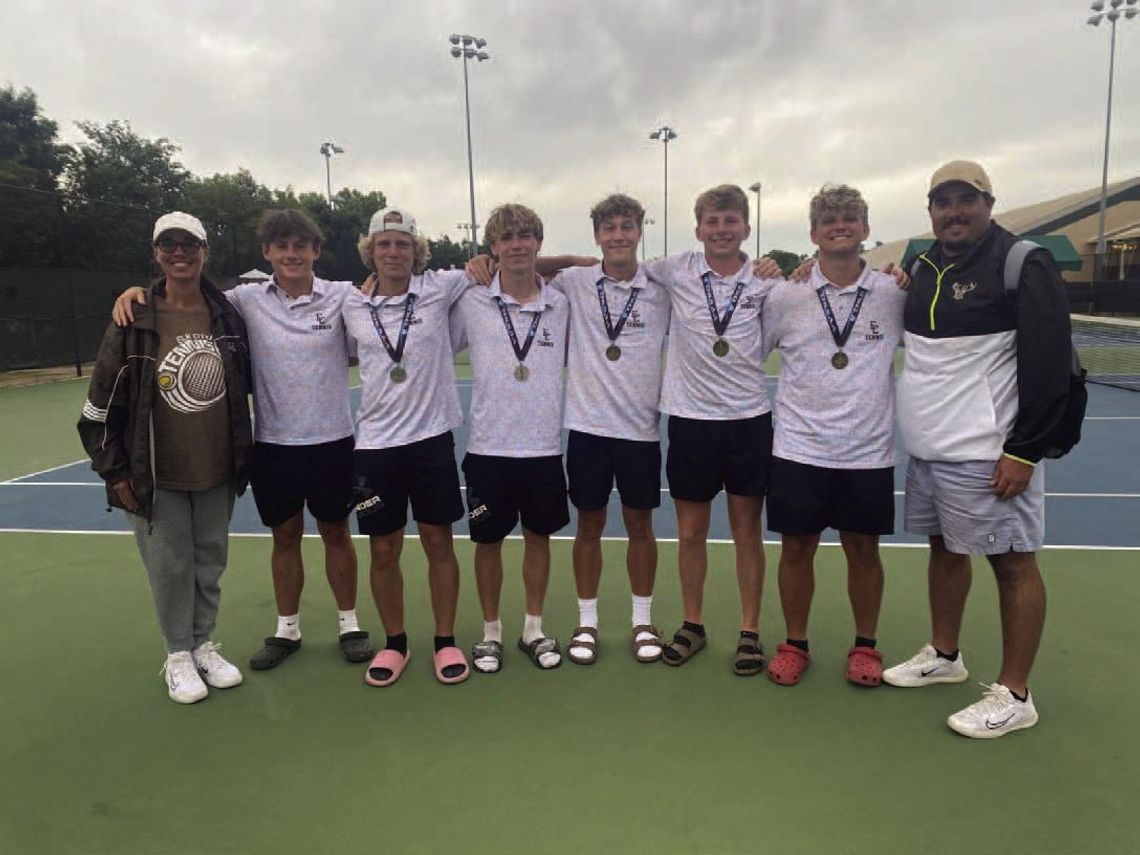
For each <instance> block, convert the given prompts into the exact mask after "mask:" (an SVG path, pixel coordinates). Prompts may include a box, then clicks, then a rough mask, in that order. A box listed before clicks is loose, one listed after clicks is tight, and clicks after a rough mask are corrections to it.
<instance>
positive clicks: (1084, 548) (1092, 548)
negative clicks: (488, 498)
mask: <svg viewBox="0 0 1140 855" xmlns="http://www.w3.org/2000/svg"><path fill="white" fill-rule="evenodd" d="M0 534H78V535H87V534H99V535H109V536H111V537H134V532H132V531H84V530H81V529H48V528H0ZM272 536H273V535H272V534H270V533H269V532H230V538H231V539H232V538H240V539H242V540H267V539H269V538H271V537H272ZM406 536H407V537H408V538H409V539H417V540H418V539H419V536H418V535H415V534H408V535H406ZM304 537H305V538H307V539H309V540H319V539H320V535H319V534H306V535H304ZM351 537H352V539H353V540H367V539H368V536H367V535H363V534H354V535H351ZM460 537H462V536H460ZM505 539H506V540H518V541H521V540H522V539H523V538H522V535H521V534H509V535H507V537H506V538H505ZM550 539H551V540H555V541H565V542H567V543H572V542H573V541H574V537H573V536H572V535H551V537H550ZM602 540H604V541H608V542H613V543H625V542H626V540H627V539H626V538H624V537H603V538H602ZM657 542H658V543H677V538H675V537H659V538H657ZM706 542H707V543H710V544H714V545H718V546H731V545H732V541H731V540H725V539H721V538H711V537H710V538H709V539H708V541H706ZM764 544H765V545H766V546H779V545H780V541H778V540H765V541H764ZM819 545H820V546H833V547H838V546H839V545H840V544H839V543H831V542H821V543H820V544H819ZM879 546H880V547H881V548H883V549H926V548H927V545H926V544H925V543H886V542H882V543H880V544H879ZM1050 549H1057V550H1064V551H1069V552H1140V546H1096V545H1086V544H1082V543H1057V544H1052V543H1047V544H1045V547H1044V549H1043V550H1042V551H1047V550H1050Z"/></svg>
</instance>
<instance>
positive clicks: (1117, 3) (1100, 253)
mask: <svg viewBox="0 0 1140 855" xmlns="http://www.w3.org/2000/svg"><path fill="white" fill-rule="evenodd" d="M1136 2H1137V0H1109V2H1108V5H1109V6H1111V7H1112V8H1111V9H1109V10H1108V11H1107V12H1105V11H1104V7H1105V3H1104V0H1096V2H1095V3H1093V4H1092V5H1091V6H1090V8H1091V9H1092V10H1093V12H1095V13H1096V14H1095V15H1093V16H1092V17H1090V18H1089V19H1088V21H1087V23H1089V24H1092V25H1093V26H1094V27H1095V26H1098V25H1099V24H1100V22H1101V21H1102V20H1103V19H1105V18H1108V20H1109V22H1110V23H1111V24H1112V32H1111V35H1110V36H1109V41H1108V44H1109V48H1108V110H1107V112H1106V114H1105V118H1104V170H1103V172H1102V173H1101V177H1100V225H1099V226H1098V227H1097V233H1096V258H1095V259H1094V261H1093V281H1094V282H1096V281H1097V280H1098V279H1100V278H1101V276H1103V275H1104V257H1105V254H1106V251H1107V249H1106V246H1105V242H1104V219H1105V213H1106V210H1107V208H1108V139H1109V133H1110V131H1111V130H1112V77H1113V74H1114V73H1115V70H1116V22H1117V20H1118V19H1119V18H1120V16H1121V14H1122V13H1121V11H1120V7H1121V6H1127V7H1128V8H1127V9H1125V10H1124V12H1123V15H1124V18H1125V20H1128V21H1131V20H1132V19H1133V18H1135V17H1136V15H1137V14H1138V13H1140V10H1137V9H1136Z"/></svg>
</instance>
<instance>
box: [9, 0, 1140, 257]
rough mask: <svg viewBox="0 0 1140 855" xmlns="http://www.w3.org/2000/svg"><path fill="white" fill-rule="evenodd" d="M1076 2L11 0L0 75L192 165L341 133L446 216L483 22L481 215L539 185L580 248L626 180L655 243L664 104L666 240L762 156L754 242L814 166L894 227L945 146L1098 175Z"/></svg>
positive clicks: (1132, 72)
mask: <svg viewBox="0 0 1140 855" xmlns="http://www.w3.org/2000/svg"><path fill="white" fill-rule="evenodd" d="M12 7H14V8H12ZM1086 16H1087V4H1086V3H1083V2H1079V0H1003V2H1001V3H995V2H990V0H960V2H957V3H954V4H942V3H929V2H919V0H906V2H902V0H864V2H858V3H854V2H842V0H800V2H794V3H793V2H774V0H769V1H768V2H761V1H760V0H753V2H746V1H745V0H737V1H736V2H727V1H726V0H709V2H705V3H692V2H682V0H650V1H649V2H633V0H611V2H605V0H578V2H565V0H563V2H553V0H529V2H487V0H485V1H484V2H474V0H472V2H458V0H453V2H421V3H418V4H414V5H413V4H407V5H404V4H376V3H370V4H366V3H361V2H344V3H340V4H337V5H331V4H328V3H317V2H308V0H304V2H302V0H289V2H277V3H265V2H256V3H249V4H245V5H237V4H230V3H223V2H215V0H207V1H206V2H202V3H199V4H197V5H195V6H194V7H186V6H185V5H176V4H172V3H151V4H138V3H127V2H95V3H85V4H82V5H80V6H79V7H78V9H77V7H76V4H74V3H63V2H61V0H41V2H31V0H16V2H15V3H14V4H11V3H10V8H9V10H8V11H7V12H6V16H5V17H6V21H5V27H4V29H3V31H2V32H0V57H2V60H0V63H2V64H0V80H3V81H7V82H11V83H14V84H15V85H17V86H30V87H31V88H33V89H34V90H35V91H36V92H37V94H38V95H39V96H40V98H41V102H42V104H43V106H44V108H45V110H46V112H47V113H48V115H50V116H51V117H52V118H55V119H56V120H58V121H60V123H61V125H62V126H63V127H64V129H65V132H66V134H67V136H68V137H69V138H70V139H74V138H75V137H76V133H75V131H74V129H73V128H72V126H71V123H72V122H74V121H75V120H79V119H94V120H98V121H106V120H109V119H114V118H123V119H128V120H130V121H131V123H132V124H133V125H134V127H135V128H136V130H138V131H139V132H141V133H144V134H147V135H150V136H166V137H168V138H170V139H171V140H173V141H175V142H177V143H178V144H179V145H181V146H182V149H183V151H182V160H183V162H184V163H185V165H186V166H187V167H189V168H190V169H192V170H193V171H194V172H196V173H200V174H209V173H212V172H219V171H220V172H225V171H232V170H234V169H237V168H239V167H243V166H244V167H246V168H248V169H250V170H251V171H252V172H253V173H254V175H255V176H256V177H257V178H258V179H259V180H260V181H262V182H264V183H267V184H269V185H271V186H284V185H286V184H291V185H293V186H294V187H295V188H297V189H299V190H304V189H314V190H315V189H322V188H323V184H324V163H323V160H322V159H321V157H320V156H319V154H318V153H317V148H318V146H319V145H320V143H321V142H322V141H323V140H324V139H333V140H335V141H336V142H338V143H339V144H341V145H343V146H344V147H345V149H346V153H345V155H343V156H342V157H338V158H336V159H334V161H333V178H334V185H345V184H348V185H351V186H356V187H360V188H362V189H371V188H378V189H382V190H384V191H385V192H386V193H387V194H388V196H389V198H390V199H391V200H393V201H398V202H400V203H401V204H405V205H407V206H408V207H410V208H412V209H413V210H415V211H416V212H417V215H418V216H419V218H420V220H421V223H422V224H423V225H424V226H425V228H426V229H427V230H428V231H429V232H430V233H433V234H442V233H444V232H447V233H450V234H452V235H456V234H457V230H456V228H455V226H456V223H458V222H460V221H465V220H467V219H468V213H467V211H468V203H467V175H466V143H465V138H464V127H463V110H462V80H461V70H460V63H458V62H457V61H455V60H453V59H452V58H451V57H450V56H449V55H448V47H449V45H448V43H447V35H448V34H449V33H451V32H471V33H474V34H477V35H480V36H483V37H484V38H486V39H487V40H488V47H487V49H488V51H489V52H490V53H491V56H492V58H491V60H490V61H489V62H486V63H482V64H476V65H473V66H471V67H470V69H469V71H470V83H471V96H472V109H473V132H474V143H475V162H476V197H477V203H478V209H479V217H480V219H482V218H484V217H485V216H486V213H487V211H488V210H489V208H490V206H491V205H493V204H496V203H498V202H502V201H508V200H522V201H527V202H529V203H530V204H532V205H533V206H534V207H535V208H536V209H537V210H538V211H539V212H540V214H542V215H543V217H544V219H545V220H546V222H547V235H548V237H547V246H546V249H547V250H548V251H572V252H588V251H590V249H591V245H592V242H591V239H590V230H589V222H588V219H587V217H586V212H587V210H588V209H589V207H590V205H591V204H592V203H593V202H594V201H596V200H597V199H598V198H599V197H600V196H602V195H603V194H605V193H607V192H610V191H612V190H622V191H625V192H628V193H631V194H633V195H635V196H638V197H640V198H641V199H642V200H643V201H644V202H645V203H646V206H647V208H648V209H649V213H650V216H651V217H653V218H654V219H655V220H657V222H658V224H657V225H656V226H653V227H652V228H651V229H650V231H649V235H648V242H649V248H650V251H651V252H655V251H657V252H659V251H660V246H661V228H662V226H661V223H662V220H663V217H662V216H661V195H662V180H661V172H662V151H661V148H662V147H661V145H660V144H659V143H654V142H652V141H651V140H649V139H648V138H647V137H648V133H649V131H650V130H652V129H653V128H655V127H657V126H659V125H660V124H662V123H667V124H669V125H671V126H673V127H674V128H676V129H677V131H678V133H679V138H678V139H677V140H676V141H675V142H673V143H671V144H670V148H669V159H670V174H669V190H670V206H669V230H670V248H681V247H684V246H688V245H690V244H691V243H692V228H691V225H692V215H691V213H690V211H691V200H692V198H693V197H694V196H695V195H696V193H697V192H699V191H700V189H702V188H703V187H706V186H709V185H711V184H716V183H721V182H724V181H731V182H736V183H740V184H742V185H745V186H746V185H748V184H749V183H751V182H753V181H756V180H760V181H761V182H763V185H764V191H763V211H762V221H761V240H762V244H763V246H765V247H773V246H776V247H781V248H788V249H797V250H806V249H807V248H808V246H809V243H808V240H807V234H806V232H807V228H806V209H807V200H808V198H809V196H810V194H811V193H812V191H813V190H815V189H816V188H818V187H819V185H820V184H822V183H823V182H825V181H846V182H848V183H852V184H855V185H857V186H859V187H861V188H862V189H863V190H864V192H865V194H866V195H867V197H868V200H869V201H870V204H871V215H872V227H873V231H874V234H873V237H875V238H879V239H882V240H887V239H890V238H893V237H898V236H902V235H905V234H909V233H912V232H915V231H918V230H921V229H922V228H923V227H924V225H925V216H924V212H923V201H924V200H923V190H924V187H925V181H926V179H927V176H928V175H929V173H930V171H931V170H932V169H933V167H934V166H936V165H937V164H938V163H939V162H941V161H942V160H946V159H949V158H951V157H958V156H966V157H973V158H977V159H979V160H982V161H983V162H985V164H986V165H987V167H988V168H989V169H990V171H991V173H992V175H993V178H994V181H995V183H996V186H997V193H998V196H999V199H998V207H999V209H1000V208H1007V207H1015V206H1017V205H1022V204H1029V203H1031V202H1034V201H1039V200H1041V199H1044V198H1048V197H1050V196H1054V195H1060V194H1062V193H1066V192H1070V191H1072V190H1075V189H1080V188H1083V187H1090V186H1093V185H1095V184H1097V183H1098V182H1099V178H1100V158H1101V150H1102V146H1103V122H1104V99H1105V85H1106V77H1107V62H1108V34H1107V32H1106V31H1105V29H1104V27H1101V28H1099V29H1098V30H1094V29H1093V28H1091V27H1087V26H1085V24H1084V18H1085V17H1086ZM1119 30H1120V32H1119V35H1118V56H1117V61H1118V62H1117V78H1116V79H1117V84H1118V86H1117V94H1116V105H1115V111H1114V113H1115V115H1114V128H1113V137H1114V142H1113V149H1112V172H1111V174H1112V176H1114V177H1117V178H1121V177H1125V176H1131V175H1136V174H1138V173H1140V110H1138V108H1140V93H1138V92H1137V90H1136V87H1135V86H1132V85H1128V84H1129V83H1130V82H1131V81H1135V80H1140V59H1138V58H1137V57H1138V55H1140V22H1138V21H1132V22H1126V23H1122V24H1121V25H1120V26H1119Z"/></svg>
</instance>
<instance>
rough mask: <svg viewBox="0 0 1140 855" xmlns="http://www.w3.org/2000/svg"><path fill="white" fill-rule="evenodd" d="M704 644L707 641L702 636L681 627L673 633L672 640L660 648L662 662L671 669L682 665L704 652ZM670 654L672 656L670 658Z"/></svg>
mask: <svg viewBox="0 0 1140 855" xmlns="http://www.w3.org/2000/svg"><path fill="white" fill-rule="evenodd" d="M706 644H708V641H707V639H706V638H705V637H704V636H703V635H697V634H696V633H695V632H693V631H692V630H691V629H687V628H685V627H681V628H680V629H679V630H677V631H676V632H675V633H673V640H672V641H670V642H669V643H668V644H666V645H665V647H664V648H662V650H663V656H662V657H661V658H662V661H663V662H664V663H665V664H666V665H672V666H673V667H676V666H678V665H684V664H685V663H686V662H688V661H689V660H690V659H692V658H693V657H694V656H696V655H697V654H698V653H700V652H701V651H702V650H704V649H705V645H706ZM670 653H672V654H673V655H672V656H670V655H669V654H670Z"/></svg>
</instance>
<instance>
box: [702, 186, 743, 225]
mask: <svg viewBox="0 0 1140 855" xmlns="http://www.w3.org/2000/svg"><path fill="white" fill-rule="evenodd" d="M706 208H711V209H712V210H714V211H740V212H741V213H742V214H744V222H746V223H747V222H748V197H747V196H746V195H745V193H744V191H743V190H741V189H740V187H738V186H737V185H735V184H718V185H717V186H716V187H710V188H709V189H708V190H706V191H705V192H704V193H702V194H701V195H700V196H698V197H697V201H696V204H694V205H693V213H694V214H696V215H697V225H698V226H699V225H700V224H701V216H702V215H703V214H704V212H705V209H706Z"/></svg>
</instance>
